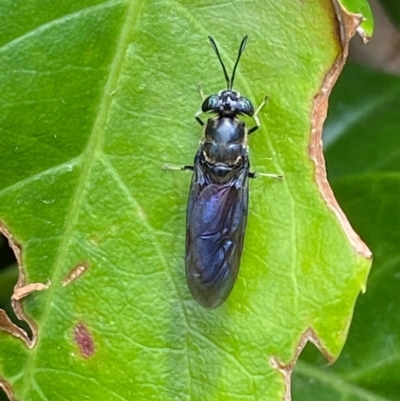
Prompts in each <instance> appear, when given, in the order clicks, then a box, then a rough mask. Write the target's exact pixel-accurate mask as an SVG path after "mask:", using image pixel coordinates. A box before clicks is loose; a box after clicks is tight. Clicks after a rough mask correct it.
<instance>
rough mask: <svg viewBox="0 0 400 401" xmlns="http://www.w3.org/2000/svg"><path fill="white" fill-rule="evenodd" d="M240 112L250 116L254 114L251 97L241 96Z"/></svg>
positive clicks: (239, 102)
mask: <svg viewBox="0 0 400 401" xmlns="http://www.w3.org/2000/svg"><path fill="white" fill-rule="evenodd" d="M238 104H239V109H240V112H241V113H243V114H246V115H248V116H250V117H251V116H252V115H253V114H254V107H253V105H252V103H251V102H250V100H249V99H247V98H245V97H240V98H239V100H238Z"/></svg>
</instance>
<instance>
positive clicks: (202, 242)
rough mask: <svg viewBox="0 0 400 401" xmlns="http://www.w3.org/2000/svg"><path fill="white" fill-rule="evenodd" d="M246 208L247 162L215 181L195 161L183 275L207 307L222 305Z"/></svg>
mask: <svg viewBox="0 0 400 401" xmlns="http://www.w3.org/2000/svg"><path fill="white" fill-rule="evenodd" d="M247 209H248V166H247V165H246V166H244V165H243V166H242V167H241V168H240V169H238V173H237V176H236V177H235V178H234V179H233V180H231V182H229V183H227V184H216V183H212V182H211V181H210V180H209V179H208V177H207V171H206V170H204V168H202V167H201V166H200V165H199V164H195V169H194V172H193V178H192V184H191V189H190V195H189V203H188V210H187V231H186V278H187V282H188V285H189V288H190V291H191V293H192V295H193V297H194V298H195V299H196V300H197V301H198V302H199V303H200V304H201V305H203V306H205V307H207V308H216V307H217V306H219V305H221V304H222V303H223V302H224V301H225V300H226V298H227V297H228V296H229V294H230V292H231V291H232V288H233V285H234V283H235V280H236V277H237V274H238V271H239V265H240V257H241V254H242V250H243V240H244V232H245V228H246V222H247Z"/></svg>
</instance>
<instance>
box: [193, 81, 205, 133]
mask: <svg viewBox="0 0 400 401" xmlns="http://www.w3.org/2000/svg"><path fill="white" fill-rule="evenodd" d="M197 89H198V90H199V93H200V96H201V100H203V102H204V99H205V96H204V92H203V86H202V85H201V84H198V85H197ZM201 113H203V110H202V109H201V108H200V109H199V111H198V112H197V113H196V114H195V115H194V118H195V119H196V121H197V122H198V123H199V124H200V125H201V126H203V125H204V121H203V120H202V119H201V118H200V117H199V115H200V114H201Z"/></svg>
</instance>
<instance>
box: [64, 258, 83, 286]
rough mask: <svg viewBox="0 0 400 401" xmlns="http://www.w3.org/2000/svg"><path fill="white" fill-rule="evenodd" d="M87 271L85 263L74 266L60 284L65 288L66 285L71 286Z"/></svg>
mask: <svg viewBox="0 0 400 401" xmlns="http://www.w3.org/2000/svg"><path fill="white" fill-rule="evenodd" d="M87 269H88V265H87V264H86V263H80V264H78V265H76V266H75V267H74V268H72V269H71V271H70V272H69V273H68V275H67V277H65V278H64V280H63V281H62V282H61V284H62V285H63V286H64V287H65V286H67V285H68V284H71V283H72V282H73V281H75V280H76V279H77V278H78V277H80V276H82V274H83V273H85V271H86V270H87Z"/></svg>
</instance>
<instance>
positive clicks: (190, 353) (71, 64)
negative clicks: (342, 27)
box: [0, 0, 370, 401]
mask: <svg viewBox="0 0 400 401" xmlns="http://www.w3.org/2000/svg"><path fill="white" fill-rule="evenodd" d="M68 3H69V4H68V5H65V4H64V5H60V7H55V6H54V5H52V4H50V6H49V7H46V6H45V5H44V4H43V2H42V1H40V2H39V1H30V2H27V3H26V4H25V5H24V7H22V6H21V15H19V14H18V13H15V9H14V7H15V6H14V4H13V3H6V4H5V5H4V6H3V7H1V8H0V9H1V13H2V14H3V15H2V17H3V18H2V20H4V21H5V20H7V26H8V29H7V30H3V31H1V32H2V37H1V42H2V43H3V47H2V49H1V51H0V59H1V61H2V63H1V64H0V75H1V80H0V82H1V84H0V85H2V87H1V91H0V97H1V101H0V107H1V113H0V116H1V119H0V127H1V130H2V136H1V138H0V146H1V149H0V150H1V154H2V156H3V160H5V161H6V163H2V164H1V166H0V168H1V170H0V177H1V179H0V222H1V227H2V230H3V232H4V233H6V234H7V235H8V236H9V237H10V239H11V240H13V241H14V242H13V243H14V249H15V250H16V252H17V254H18V253H19V250H20V251H21V258H22V259H21V260H20V264H21V266H20V268H21V272H23V273H24V274H25V279H24V278H23V277H22V276H21V277H20V282H19V284H18V289H17V290H18V291H22V290H24V289H25V290H26V289H27V287H26V285H34V286H35V285H36V286H37V288H36V289H39V288H40V289H42V290H41V291H34V292H33V293H31V294H30V295H29V296H26V297H24V298H23V299H22V301H21V302H19V301H18V300H17V301H15V305H16V306H17V307H18V306H19V305H21V304H23V310H24V312H22V311H20V315H21V316H24V317H25V318H26V319H28V321H30V323H31V327H32V329H33V334H34V338H33V340H32V341H29V340H27V339H26V338H25V341H21V338H15V337H12V336H11V335H10V334H9V333H7V332H4V331H3V332H0V378H2V380H4V382H3V385H4V383H7V385H9V389H11V388H12V391H13V392H14V396H15V398H17V399H21V400H28V399H29V400H30V401H35V400H39V399H43V398H46V399H51V400H62V399H68V400H71V401H73V400H75V399H76V400H81V399H83V398H87V399H95V400H103V399H104V400H105V399H106V400H121V399H137V400H172V399H183V400H184V399H192V400H215V401H218V400H226V399H229V400H235V399H241V400H243V399H254V398H257V399H268V400H281V399H282V398H283V395H284V393H285V392H288V391H289V390H288V389H286V388H285V385H286V383H287V378H288V375H289V374H290V372H291V369H292V366H293V365H292V364H293V363H294V360H295V359H296V357H297V355H298V352H299V349H298V346H299V344H300V345H303V343H304V341H305V340H306V339H312V340H313V341H319V343H320V344H321V346H322V347H323V350H324V353H325V355H326V356H327V357H329V358H330V359H331V360H333V359H335V358H336V357H337V355H338V353H339V352H340V350H341V348H342V347H343V343H344V341H345V338H346V334H347V329H348V326H349V322H350V317H351V314H352V310H353V306H354V303H355V299H356V297H357V295H358V293H359V291H360V289H362V288H364V286H365V281H366V276H367V274H368V270H369V265H370V261H369V260H368V259H367V258H366V257H365V255H367V254H368V252H366V251H365V248H364V256H362V255H360V253H362V252H361V251H360V253H357V251H356V250H355V246H356V245H358V247H359V249H360V248H362V244H360V243H357V241H353V243H351V242H350V241H349V239H348V237H347V235H346V233H345V232H344V230H343V227H342V225H341V223H340V221H339V219H338V218H337V216H338V215H340V210H339V209H338V208H336V207H335V206H334V205H333V206H331V207H328V205H327V202H328V201H329V200H330V199H329V193H326V192H325V193H324V192H323V191H322V190H321V189H320V188H319V187H318V186H317V183H316V179H315V174H316V168H317V167H318V172H319V174H322V176H323V171H322V173H321V170H320V169H321V168H322V167H323V166H321V165H320V164H319V165H318V166H317V167H316V164H315V163H314V162H313V160H312V159H311V157H310V154H309V152H310V151H309V148H310V145H313V150H312V151H313V152H314V156H318V155H319V153H318V144H319V141H318V139H319V138H318V136H317V133H318V132H319V131H320V130H321V124H322V120H318V119H317V120H315V121H313V123H314V125H312V122H311V121H310V116H312V115H314V114H315V115H316V114H318V115H319V113H320V115H323V114H324V113H325V110H324V107H325V103H324V101H325V100H326V98H325V96H326V93H327V91H326V89H327V86H325V87H324V88H323V89H321V88H322V85H323V83H324V80H325V79H326V78H327V75H328V74H337V73H338V72H339V71H338V70H332V66H334V65H335V68H340V63H336V64H335V62H336V61H337V60H338V59H339V58H340V56H341V51H342V49H343V46H346V45H347V43H346V42H344V43H339V42H338V40H339V39H338V36H337V35H336V32H337V31H338V26H337V23H338V22H337V21H338V19H337V16H336V15H335V10H334V7H333V6H332V4H331V2H330V1H327V0H326V1H325V2H315V3H312V2H311V3H307V4H306V3H301V2H298V1H295V0H286V1H284V2H279V3H278V2H277V3H272V2H271V3H264V2H259V3H257V2H252V3H247V2H246V3H244V2H240V3H235V4H233V3H229V2H228V3H227V2H221V3H220V4H216V3H215V1H213V2H204V3H201V4H200V3H197V4H193V3H191V2H188V3H187V4H185V3H165V2H153V3H136V2H129V3H128V2H124V1H110V2H105V3H96V2H92V3H90V2H88V1H85V2H83V1H74V2H68ZM200 15H201V18H200V17H199V16H200ZM239 22H240V23H239ZM227 27H228V29H227ZM233 32H234V34H232V33H233ZM209 34H212V35H213V36H214V37H215V39H216V41H217V43H218V45H219V47H220V51H221V55H222V58H223V59H224V61H225V63H226V65H227V68H228V70H231V68H232V66H233V63H234V60H235V57H236V54H237V46H238V45H239V43H240V40H241V38H242V37H243V36H244V35H245V34H248V35H249V38H250V39H249V43H248V46H247V48H246V52H245V53H244V55H243V57H242V60H241V64H240V66H239V70H238V74H237V78H236V81H235V85H236V88H237V89H238V90H240V91H241V93H242V94H243V95H245V96H247V97H249V98H250V99H251V100H252V101H253V102H254V103H255V104H258V103H259V102H260V101H261V100H262V99H263V98H264V96H265V95H266V94H267V95H268V96H269V101H268V105H267V106H266V107H265V108H264V109H263V111H262V113H261V115H260V119H261V122H262V128H261V129H260V130H259V131H258V132H257V133H256V134H254V136H253V135H252V137H251V138H250V146H251V161H252V165H253V166H254V169H255V170H257V171H259V172H278V173H281V172H282V173H284V174H285V179H284V180H282V181H281V182H279V181H273V182H272V181H269V180H268V179H264V178H260V179H258V180H254V181H252V182H251V199H250V214H249V221H248V229H247V233H246V240H245V249H244V254H243V258H242V264H241V271H240V274H239V278H238V280H237V283H236V285H235V288H234V290H233V292H232V294H231V296H230V297H229V299H228V300H227V302H226V303H225V304H224V305H223V306H222V307H220V308H219V309H217V310H213V311H209V310H206V309H204V308H202V307H200V306H199V305H198V304H197V303H196V302H195V301H194V300H193V299H192V297H191V296H190V294H189V291H188V289H187V286H186V282H185V277H184V242H185V238H184V237H185V207H186V206H185V205H186V201H187V192H188V187H189V183H190V175H188V174H184V173H175V172H170V171H169V172H166V171H162V170H161V166H162V165H163V164H164V163H166V162H167V163H174V164H178V165H183V164H189V163H190V162H191V160H193V156H194V154H195V151H196V149H197V146H198V141H199V138H200V136H201V132H200V128H199V127H198V125H197V124H196V122H195V120H194V118H193V114H194V112H195V111H196V110H197V109H198V108H199V104H200V101H201V100H200V98H199V95H198V93H197V91H196V85H197V84H198V83H202V84H203V87H204V90H205V92H206V93H207V94H209V93H215V92H217V91H218V90H220V89H221V88H223V85H224V79H223V75H222V71H221V69H220V66H219V64H218V61H217V59H216V57H215V54H214V53H213V52H212V50H211V49H210V47H209V45H208V43H207V35H209ZM321 38H323V40H321ZM342 39H343V40H345V39H346V40H348V39H349V38H342ZM328 81H329V80H328ZM329 82H330V81H329ZM328 92H329V91H328ZM314 99H317V100H316V101H315V103H314ZM318 102H319V103H318ZM313 112H314V114H313ZM250 123H251V122H249V124H250ZM313 141H314V142H313ZM321 195H323V196H321ZM341 219H342V221H343V216H341ZM344 224H345V223H344ZM348 234H349V233H348ZM48 282H49V283H50V286H49V288H48V289H44V287H41V285H42V286H43V284H46V283H48ZM34 286H33V287H28V288H30V289H35V287H34ZM16 293H17V294H18V292H16ZM14 295H15V294H14ZM36 326H37V327H36ZM36 329H37V330H36ZM36 336H37V337H36ZM22 338H23V336H22ZM27 345H28V346H33V348H32V349H29V348H28V347H27ZM322 347H321V348H322ZM277 367H279V369H280V370H279V369H277ZM285 376H286V382H285ZM9 391H11V390H9Z"/></svg>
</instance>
